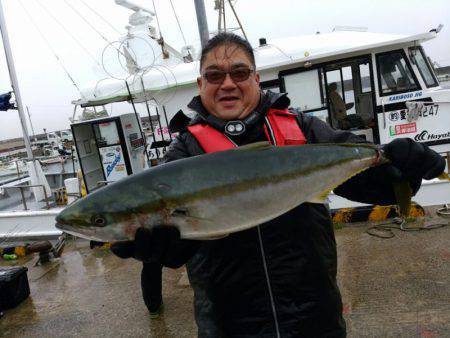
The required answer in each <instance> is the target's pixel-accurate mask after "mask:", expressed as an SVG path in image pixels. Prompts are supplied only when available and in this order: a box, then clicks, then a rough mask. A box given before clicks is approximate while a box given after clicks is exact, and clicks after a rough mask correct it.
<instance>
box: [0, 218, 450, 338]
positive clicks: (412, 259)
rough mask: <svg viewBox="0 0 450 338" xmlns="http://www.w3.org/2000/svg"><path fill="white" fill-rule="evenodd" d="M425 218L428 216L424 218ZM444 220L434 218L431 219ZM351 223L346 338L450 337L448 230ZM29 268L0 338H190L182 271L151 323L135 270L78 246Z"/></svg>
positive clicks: (345, 232) (344, 255)
mask: <svg viewBox="0 0 450 338" xmlns="http://www.w3.org/2000/svg"><path fill="white" fill-rule="evenodd" d="M433 214H434V213H433ZM438 221H439V222H442V221H444V222H447V223H448V221H449V219H442V218H439V217H436V216H433V217H432V219H431V222H433V223H436V222H438ZM368 226H369V225H368V224H366V223H359V224H356V225H351V226H345V227H344V228H342V229H338V230H336V238H337V243H338V254H339V269H338V276H339V284H340V287H341V292H342V297H343V302H344V316H345V319H346V321H347V327H348V336H349V337H362V336H364V337H388V336H389V337H408V338H409V337H449V336H450V281H449V276H450V248H449V243H450V226H447V227H443V228H439V229H434V230H431V231H417V232H401V231H397V230H396V231H395V235H396V236H395V237H394V238H392V239H380V238H376V237H372V236H369V235H367V234H366V233H365V231H366V229H367V228H368ZM36 260H37V257H36V256H34V257H26V258H23V259H20V260H18V261H16V262H10V261H0V265H13V264H20V265H25V266H28V268H29V272H28V278H29V282H30V288H31V296H30V297H29V298H28V299H27V300H26V301H24V302H23V303H22V304H20V305H19V306H18V307H17V308H15V309H12V310H8V311H6V312H5V316H4V317H3V318H2V319H0V337H61V336H64V337H75V336H77V337H91V336H130V337H136V336H140V337H143V336H150V337H195V336H196V327H195V322H194V317H193V310H192V296H193V293H192V290H191V288H190V287H189V286H188V285H186V284H183V283H181V284H180V282H179V281H180V278H181V276H182V273H183V271H184V269H178V270H170V269H165V270H164V276H163V279H164V283H163V284H164V285H163V295H164V303H165V312H164V314H163V316H161V317H160V318H159V319H156V320H151V319H150V318H149V316H148V313H147V310H146V307H145V305H144V303H143V300H142V297H141V288H140V269H141V264H140V263H139V262H137V261H135V260H121V259H119V258H117V257H115V256H114V255H112V254H111V253H110V252H109V251H107V250H104V249H93V250H91V249H90V248H89V245H88V242H87V241H76V242H69V244H68V246H67V247H66V250H65V251H64V253H63V255H62V257H61V258H60V259H58V260H54V261H52V262H50V263H47V264H46V265H44V266H36V267H34V266H33V264H34V262H35V261H36Z"/></svg>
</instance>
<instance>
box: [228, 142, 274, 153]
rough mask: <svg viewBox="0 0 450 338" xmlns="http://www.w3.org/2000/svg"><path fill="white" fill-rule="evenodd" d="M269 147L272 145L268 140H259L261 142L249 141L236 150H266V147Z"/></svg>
mask: <svg viewBox="0 0 450 338" xmlns="http://www.w3.org/2000/svg"><path fill="white" fill-rule="evenodd" d="M271 147H272V145H271V144H270V142H267V141H261V142H255V143H249V144H246V145H243V146H240V147H237V148H236V150H239V151H249V150H253V151H254V150H267V149H270V148H271Z"/></svg>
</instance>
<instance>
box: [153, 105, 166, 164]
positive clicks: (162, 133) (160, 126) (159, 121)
mask: <svg viewBox="0 0 450 338" xmlns="http://www.w3.org/2000/svg"><path fill="white" fill-rule="evenodd" d="M155 108H156V116H158V124H159V132H160V133H161V139H162V140H163V141H165V138H164V131H163V129H162V125H161V115H159V110H158V107H155ZM163 150H164V153H165V152H166V146H164V148H163ZM156 155H157V158H159V154H158V149H156Z"/></svg>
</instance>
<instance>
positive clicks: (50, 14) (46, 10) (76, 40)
mask: <svg viewBox="0 0 450 338" xmlns="http://www.w3.org/2000/svg"><path fill="white" fill-rule="evenodd" d="M35 1H36V3H37V4H38V5H39V6H41V7H42V9H43V10H44V11H45V12H47V14H48V15H49V16H50V17H51V18H52V19H53V20H54V21H55V22H56V23H57V24H58V25H60V26H61V27H62V28H63V29H64V31H65V32H66V33H67V34H69V36H70V37H71V38H72V39H73V40H74V41H75V42H76V43H77V44H78V45H79V46H80V47H81V48H82V49H83V50H84V51H85V52H86V54H88V55H89V56H90V57H91V58H92V60H94V62H95V63H96V64H97V65H98V66H99V67H101V65H100V63H99V62H98V61H97V60H96V59H95V57H94V56H93V55H92V54H91V53H90V52H89V50H87V49H86V48H85V47H84V46H83V45H82V44H81V42H80V41H79V40H78V39H77V38H76V37H75V36H74V35H73V34H72V33H71V32H70V31H69V30H68V29H67V28H66V27H65V26H64V25H63V24H62V23H61V22H60V21H59V20H58V19H57V18H56V17H55V16H54V15H53V14H52V13H51V12H50V11H49V10H48V8H47V7H45V6H44V5H43V4H41V3H40V2H39V0H35Z"/></svg>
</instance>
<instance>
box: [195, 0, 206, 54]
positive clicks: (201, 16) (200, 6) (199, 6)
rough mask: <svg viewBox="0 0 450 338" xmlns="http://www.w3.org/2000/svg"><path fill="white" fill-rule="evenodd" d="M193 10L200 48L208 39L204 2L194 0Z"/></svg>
mask: <svg viewBox="0 0 450 338" xmlns="http://www.w3.org/2000/svg"><path fill="white" fill-rule="evenodd" d="M194 2H195V12H196V13H197V24H198V33H199V35H200V42H201V44H202V48H203V47H204V46H205V45H206V43H207V42H208V40H209V31H208V21H207V20H206V11H205V3H204V2H203V0H194Z"/></svg>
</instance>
